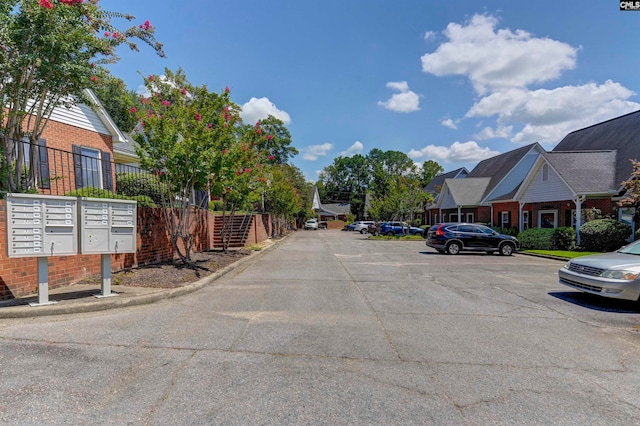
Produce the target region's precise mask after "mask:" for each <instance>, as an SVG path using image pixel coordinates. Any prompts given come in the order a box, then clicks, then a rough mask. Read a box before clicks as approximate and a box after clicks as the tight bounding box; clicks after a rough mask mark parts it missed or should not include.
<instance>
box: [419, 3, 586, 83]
mask: <svg viewBox="0 0 640 426" xmlns="http://www.w3.org/2000/svg"><path fill="white" fill-rule="evenodd" d="M497 23H498V20H497V19H496V18H494V17H492V16H489V15H475V16H473V18H471V21H469V22H468V23H467V24H466V25H460V24H456V23H453V22H452V23H450V24H449V25H447V29H446V30H445V31H444V32H443V34H444V35H445V36H446V37H447V38H448V41H447V42H445V43H443V44H441V45H440V46H438V48H437V49H436V51H435V52H433V53H427V54H425V55H424V56H422V70H423V71H424V72H426V73H431V74H434V75H436V76H446V75H464V76H467V77H468V78H469V79H470V80H471V83H472V84H473V87H474V88H475V90H476V91H477V93H479V94H484V93H486V92H487V91H493V90H500V89H506V88H514V87H525V86H527V85H530V84H532V83H542V82H545V81H549V80H552V79H555V78H558V77H559V76H560V74H561V73H562V71H564V70H568V69H573V68H574V67H575V64H576V56H577V51H578V49H577V48H574V47H572V46H570V45H568V44H566V43H563V42H560V41H556V40H552V39H550V38H537V37H534V36H532V35H531V34H530V33H528V32H526V31H523V30H516V31H515V32H513V31H511V30H510V29H499V30H496V25H497Z"/></svg>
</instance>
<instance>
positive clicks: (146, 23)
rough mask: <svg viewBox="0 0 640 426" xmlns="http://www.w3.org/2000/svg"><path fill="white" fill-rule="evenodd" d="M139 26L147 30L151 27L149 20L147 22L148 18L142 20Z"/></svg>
mask: <svg viewBox="0 0 640 426" xmlns="http://www.w3.org/2000/svg"><path fill="white" fill-rule="evenodd" d="M140 28H141V29H143V30H145V31H149V30H150V29H151V22H149V20H146V21H144V24H141V25H140Z"/></svg>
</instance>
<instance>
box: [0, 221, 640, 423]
mask: <svg viewBox="0 0 640 426" xmlns="http://www.w3.org/2000/svg"><path fill="white" fill-rule="evenodd" d="M366 237H367V236H366V235H365V236H363V235H361V234H359V233H350V232H341V231H317V232H296V233H294V234H292V235H291V236H290V237H289V238H287V239H286V240H285V241H283V242H282V243H280V244H279V245H278V246H276V247H274V248H273V249H272V250H270V251H269V252H266V253H264V254H263V255H262V256H259V257H256V258H255V259H254V260H252V261H251V262H247V263H244V264H242V266H241V267H239V268H238V269H236V270H234V271H233V272H231V273H228V274H227V275H225V276H224V277H221V278H220V279H218V280H217V281H216V282H215V283H214V284H212V285H210V286H208V287H205V288H203V289H202V290H199V291H197V292H195V293H192V294H190V295H186V296H183V297H180V298H176V299H169V300H166V301H162V302H159V303H156V304H152V305H145V306H139V307H134V308H125V309H118V310H113V311H106V312H98V313H92V314H76V315H62V316H56V317H51V318H33V319H23V320H19V319H11V320H0V365H2V366H3V367H4V368H3V380H2V381H0V398H2V401H3V407H2V410H0V423H12V424H80V423H83V424H84V423H89V422H91V423H101V424H225V425H227V424H243V425H244V424H296V425H299V424H385V425H389V424H403V425H404V424H420V425H424V424H452V425H460V424H474V425H475V424H567V425H575V424H603V425H604V424H606V425H615V424H625V425H628V424H638V423H640V393H639V392H638V389H640V353H639V350H640V336H639V335H638V331H639V328H638V326H639V325H640V309H639V306H638V305H637V304H632V303H624V302H613V301H608V300H602V299H598V298H595V297H592V296H587V295H583V294H581V293H576V292H573V291H571V290H570V289H568V288H564V287H563V286H560V285H559V284H558V283H557V273H556V271H557V269H558V268H559V267H560V266H561V264H562V263H561V262H558V261H555V260H549V259H543V258H535V257H529V256H524V255H515V256H511V257H502V256H498V255H486V254H483V255H478V254H461V255H458V256H446V255H439V254H437V253H436V252H435V251H433V250H432V249H429V248H427V247H426V245H425V244H424V241H373V240H368V239H367V238H366Z"/></svg>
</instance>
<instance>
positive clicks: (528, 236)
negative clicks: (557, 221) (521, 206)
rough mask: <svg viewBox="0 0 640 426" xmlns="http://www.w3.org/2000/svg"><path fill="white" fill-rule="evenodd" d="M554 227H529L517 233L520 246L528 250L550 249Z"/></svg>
mask: <svg viewBox="0 0 640 426" xmlns="http://www.w3.org/2000/svg"><path fill="white" fill-rule="evenodd" d="M554 233H555V229H552V228H529V229H526V230H524V231H522V232H521V233H519V234H518V241H520V247H521V248H523V249H529V250H551V247H552V239H553V234H554Z"/></svg>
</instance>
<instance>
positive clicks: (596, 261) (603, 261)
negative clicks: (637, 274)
mask: <svg viewBox="0 0 640 426" xmlns="http://www.w3.org/2000/svg"><path fill="white" fill-rule="evenodd" d="M571 263H573V264H576V265H585V266H590V267H592V268H600V269H633V270H640V256H636V255H633V254H626V253H616V252H613V253H602V254H592V255H589V256H583V257H578V258H576V259H572V260H571Z"/></svg>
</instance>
